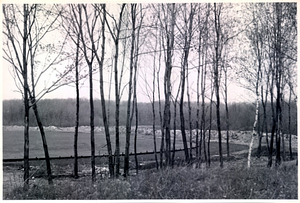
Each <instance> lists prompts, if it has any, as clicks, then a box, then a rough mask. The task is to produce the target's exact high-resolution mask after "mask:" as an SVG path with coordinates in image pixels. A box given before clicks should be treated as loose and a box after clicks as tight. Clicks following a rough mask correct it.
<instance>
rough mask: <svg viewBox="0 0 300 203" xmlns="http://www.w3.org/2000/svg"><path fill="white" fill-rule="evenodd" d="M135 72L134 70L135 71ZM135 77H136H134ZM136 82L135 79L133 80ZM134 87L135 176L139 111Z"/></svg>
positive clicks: (137, 167)
mask: <svg viewBox="0 0 300 203" xmlns="http://www.w3.org/2000/svg"><path fill="white" fill-rule="evenodd" d="M135 71H136V70H135ZM135 75H136V73H135ZM135 77H136V76H135ZM135 81H136V79H135ZM134 87H135V93H134V101H135V102H134V105H135V130H134V154H135V156H134V159H135V166H136V174H138V173H139V162H138V157H137V135H138V133H137V130H138V126H139V111H138V106H137V97H136V82H135V84H134Z"/></svg>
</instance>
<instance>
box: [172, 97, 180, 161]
mask: <svg viewBox="0 0 300 203" xmlns="http://www.w3.org/2000/svg"><path fill="white" fill-rule="evenodd" d="M178 93H179V91H178ZM177 96H178V94H177ZM176 103H177V97H176V99H175V101H174V120H173V129H174V130H173V131H174V137H173V154H172V167H174V163H175V153H176V152H175V149H176V146H175V144H176V122H177V121H176V119H177V113H176V111H177V104H176Z"/></svg>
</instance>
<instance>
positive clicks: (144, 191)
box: [4, 160, 298, 199]
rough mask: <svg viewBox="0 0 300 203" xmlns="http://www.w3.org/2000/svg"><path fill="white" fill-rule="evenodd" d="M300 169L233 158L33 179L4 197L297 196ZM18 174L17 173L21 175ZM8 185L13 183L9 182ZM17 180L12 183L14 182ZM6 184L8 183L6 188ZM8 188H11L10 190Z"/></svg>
mask: <svg viewBox="0 0 300 203" xmlns="http://www.w3.org/2000/svg"><path fill="white" fill-rule="evenodd" d="M297 170H298V167H297V166H296V164H295V161H293V162H284V163H283V164H282V165H281V166H280V167H278V168H275V167H274V168H267V167H266V166H262V164H259V161H258V160H255V161H253V167H252V168H250V169H248V168H246V164H245V163H244V160H241V161H234V162H233V161H231V162H226V163H225V164H224V168H220V167H219V166H218V163H217V162H213V163H212V165H211V167H210V168H206V167H205V166H204V165H202V166H201V167H200V168H193V167H188V166H183V167H182V166H180V167H175V168H173V169H172V168H165V169H164V170H160V171H156V170H155V169H148V170H143V171H140V173H139V175H137V176H131V177H129V178H128V179H124V178H123V177H121V178H119V179H109V178H100V177H98V180H97V181H96V182H95V183H92V182H91V180H90V179H91V177H90V176H82V177H80V178H79V179H77V180H75V179H73V178H70V177H65V178H56V179H54V184H53V185H52V186H49V185H48V184H47V182H46V181H45V180H44V179H43V178H37V179H35V180H31V185H30V189H29V190H28V191H27V192H23V190H22V187H21V186H20V185H15V184H14V187H12V185H11V190H10V191H9V192H6V193H4V198H5V199H297V198H298V196H297V192H298V182H297V180H298V177H297ZM17 177H18V176H17ZM8 184H9V183H8ZM11 184H13V183H11ZM6 187H7V186H6ZM7 191H8V190H7Z"/></svg>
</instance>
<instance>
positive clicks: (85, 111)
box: [3, 99, 297, 134]
mask: <svg viewBox="0 0 300 203" xmlns="http://www.w3.org/2000/svg"><path fill="white" fill-rule="evenodd" d="M75 104H76V101H75V99H44V100H41V101H39V102H38V109H39V113H40V116H41V119H42V122H43V124H44V126H58V127H70V126H75ZM94 105H95V125H96V126H101V125H102V114H101V102H100V100H95V104H94ZM107 105H108V106H109V108H108V109H109V111H110V113H109V121H110V125H114V115H115V114H114V112H115V104H114V102H113V101H110V102H107ZM158 105H159V103H158V102H155V109H156V125H160V118H159V109H158ZM191 106H192V122H193V128H195V126H196V118H197V116H196V113H197V103H196V102H192V103H191ZM208 107H209V105H208V104H207V113H206V119H207V123H206V126H209V108H208ZM23 108H24V105H23V103H22V100H4V101H3V125H23V119H24V110H23ZM162 108H163V104H162ZM177 109H179V108H177ZM267 109H268V110H267V111H268V113H267V120H268V124H269V127H268V129H269V130H271V125H272V117H271V115H272V112H271V105H270V104H268V105H267ZM283 109H284V110H283V115H282V116H283V119H282V120H283V132H285V133H288V116H289V115H288V105H287V103H284V105H283ZM138 110H139V125H152V106H151V103H138ZM184 110H185V120H186V127H187V128H188V126H189V125H188V107H187V103H186V105H185V109H184ZM220 110H221V121H223V122H222V123H221V125H222V129H225V124H226V123H225V106H224V105H223V104H222V105H221V109H220ZM228 110H229V123H230V130H252V127H253V122H254V117H255V106H254V104H251V103H245V102H243V103H229V105H228ZM162 111H163V109H162ZM260 112H262V109H261V111H260ZM162 113H163V112H162ZM173 113H174V108H173V106H172V107H171V114H172V119H173ZM200 118H201V111H200ZM89 119H90V111H89V101H88V100H87V99H81V100H80V119H79V125H81V126H88V125H89ZM215 119H216V115H215V109H214V107H213V118H212V120H215ZM262 120H263V119H262V118H261V119H260V121H259V122H260V123H261V124H262ZM29 121H30V126H36V125H37V124H36V119H35V117H34V114H33V111H32V109H31V110H30V117H29ZM177 121H178V124H177V129H179V128H180V120H179V110H178V112H177ZM125 123H126V102H121V105H120V125H125ZM133 123H135V122H133ZM171 123H173V121H172V120H171ZM172 127H173V126H172ZM212 129H216V122H213V124H212ZM291 131H292V133H293V134H296V133H297V106H296V103H295V102H293V103H292V104H291Z"/></svg>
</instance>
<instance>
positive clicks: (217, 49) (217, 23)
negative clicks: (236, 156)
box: [214, 3, 223, 168]
mask: <svg viewBox="0 0 300 203" xmlns="http://www.w3.org/2000/svg"><path fill="white" fill-rule="evenodd" d="M214 13H215V30H216V45H215V64H214V65H215V68H214V83H215V91H216V100H217V102H216V115H217V128H218V138H219V156H220V167H221V168H222V167H223V155H222V134H221V118H220V93H219V89H220V84H219V60H220V58H219V57H220V54H219V52H220V47H219V45H220V34H221V33H220V31H221V29H220V10H217V5H216V3H214Z"/></svg>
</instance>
